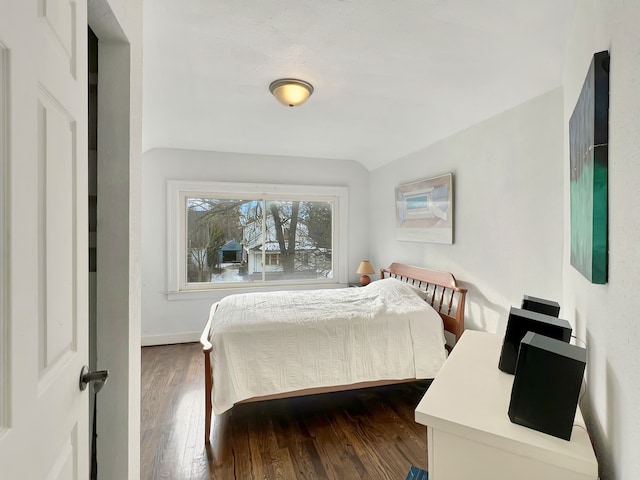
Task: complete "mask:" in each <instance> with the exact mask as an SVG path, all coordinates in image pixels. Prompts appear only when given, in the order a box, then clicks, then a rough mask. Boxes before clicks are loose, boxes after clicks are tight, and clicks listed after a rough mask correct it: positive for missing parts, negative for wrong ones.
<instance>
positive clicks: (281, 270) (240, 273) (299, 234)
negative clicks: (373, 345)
mask: <svg viewBox="0 0 640 480" xmlns="http://www.w3.org/2000/svg"><path fill="white" fill-rule="evenodd" d="M186 209H187V212H186V220H187V222H186V226H187V242H186V250H187V251H186V256H187V258H186V266H187V268H186V274H187V283H216V282H249V281H274V280H276V281H282V280H322V279H331V278H333V267H332V265H333V263H332V262H333V256H332V242H333V203H332V202H330V201H304V200H295V201H291V200H282V201H276V200H263V199H247V200H243V199H223V198H209V197H203V196H198V197H195V196H194V197H192V196H187V197H186Z"/></svg>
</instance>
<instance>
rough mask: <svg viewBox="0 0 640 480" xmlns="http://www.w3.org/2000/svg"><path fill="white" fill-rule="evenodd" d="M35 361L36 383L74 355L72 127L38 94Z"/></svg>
mask: <svg viewBox="0 0 640 480" xmlns="http://www.w3.org/2000/svg"><path fill="white" fill-rule="evenodd" d="M37 135H38V150H39V151H38V172H37V173H38V179H39V186H38V190H39V202H38V203H39V205H38V210H39V212H38V218H39V222H38V230H39V231H38V240H39V247H38V259H39V271H40V278H39V288H38V290H39V292H40V302H39V322H38V323H39V332H38V337H39V339H40V344H39V358H40V369H41V380H42V377H43V376H45V375H52V372H55V371H56V370H57V369H59V368H62V365H63V364H64V360H65V359H66V358H67V357H68V356H69V355H71V354H73V353H74V352H75V350H76V345H77V340H76V330H77V329H76V314H75V302H76V298H75V297H76V295H75V291H76V275H75V271H76V269H77V267H76V262H75V258H74V247H75V242H74V230H75V223H76V219H75V215H74V214H73V213H72V214H71V215H70V214H69V212H74V211H75V208H74V201H75V198H74V197H75V196H76V194H75V189H76V188H75V185H74V177H75V175H74V174H75V169H76V168H75V158H76V152H75V142H74V139H75V136H76V134H75V122H74V121H73V120H72V119H71V117H70V115H69V114H68V113H67V112H66V111H64V110H63V109H62V107H61V106H60V105H59V104H56V102H55V101H54V100H53V99H51V97H50V96H49V95H48V94H47V92H45V91H42V92H41V93H40V98H39V102H38V133H37Z"/></svg>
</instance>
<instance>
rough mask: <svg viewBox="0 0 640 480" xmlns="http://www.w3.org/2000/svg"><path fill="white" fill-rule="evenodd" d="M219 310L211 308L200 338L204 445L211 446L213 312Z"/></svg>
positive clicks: (215, 305) (216, 305)
mask: <svg viewBox="0 0 640 480" xmlns="http://www.w3.org/2000/svg"><path fill="white" fill-rule="evenodd" d="M217 308H218V304H217V303H215V304H214V305H213V306H212V307H211V313H210V314H209V320H208V321H207V325H206V327H205V329H204V331H203V332H202V335H201V336H200V344H201V345H202V353H204V443H205V444H209V443H210V441H211V439H210V437H211V415H212V404H211V395H212V393H213V372H212V371H211V351H212V350H213V345H212V344H211V342H210V341H209V340H210V336H211V321H212V319H213V312H215V311H216V309H217Z"/></svg>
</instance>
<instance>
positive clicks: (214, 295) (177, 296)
mask: <svg viewBox="0 0 640 480" xmlns="http://www.w3.org/2000/svg"><path fill="white" fill-rule="evenodd" d="M347 286H350V285H349V284H346V283H320V284H306V285H264V286H262V285H260V286H258V285H256V286H251V287H247V286H238V287H229V288H215V289H214V288H210V289H206V290H180V291H173V292H165V295H166V296H167V300H170V301H173V300H200V299H220V298H223V297H226V296H227V295H232V294H234V293H252V292H277V291H283V290H326V289H331V288H344V287H347ZM358 286H359V284H358Z"/></svg>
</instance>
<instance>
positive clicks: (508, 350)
mask: <svg viewBox="0 0 640 480" xmlns="http://www.w3.org/2000/svg"><path fill="white" fill-rule="evenodd" d="M527 332H535V333H540V334H542V335H546V336H547V337H551V338H556V339H558V340H562V341H564V342H567V343H569V341H570V340H571V324H570V323H569V322H567V321H566V320H562V319H561V318H556V317H552V316H551V315H544V314H542V313H538V312H530V311H528V310H522V309H520V308H515V307H511V310H509V319H508V320H507V330H506V332H505V334H504V341H503V342H502V351H501V352H500V361H499V362H498V368H499V369H500V370H502V371H503V372H506V373H513V372H515V371H516V360H517V359H518V348H520V341H521V340H522V338H523V337H524V335H525V334H526V333H527Z"/></svg>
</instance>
